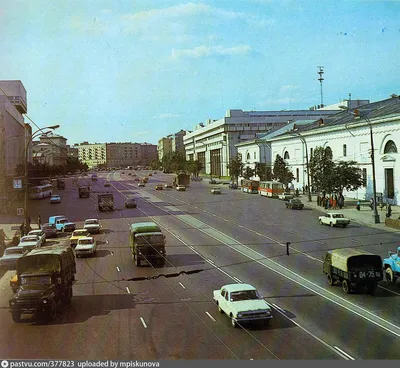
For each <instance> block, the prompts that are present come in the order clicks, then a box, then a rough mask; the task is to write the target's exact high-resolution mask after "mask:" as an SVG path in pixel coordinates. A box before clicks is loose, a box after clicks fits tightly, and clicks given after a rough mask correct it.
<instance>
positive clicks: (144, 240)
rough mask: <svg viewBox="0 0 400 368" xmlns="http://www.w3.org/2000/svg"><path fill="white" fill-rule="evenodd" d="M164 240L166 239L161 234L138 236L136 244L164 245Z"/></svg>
mask: <svg viewBox="0 0 400 368" xmlns="http://www.w3.org/2000/svg"><path fill="white" fill-rule="evenodd" d="M163 240H164V237H163V236H162V235H161V234H156V235H141V234H138V235H136V236H135V241H136V243H137V244H140V245H143V244H156V243H162V242H163Z"/></svg>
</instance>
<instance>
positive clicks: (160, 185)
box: [155, 184, 163, 190]
mask: <svg viewBox="0 0 400 368" xmlns="http://www.w3.org/2000/svg"><path fill="white" fill-rule="evenodd" d="M155 189H156V190H163V186H162V184H157V185H156V188H155Z"/></svg>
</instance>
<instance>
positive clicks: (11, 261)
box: [0, 247, 28, 270]
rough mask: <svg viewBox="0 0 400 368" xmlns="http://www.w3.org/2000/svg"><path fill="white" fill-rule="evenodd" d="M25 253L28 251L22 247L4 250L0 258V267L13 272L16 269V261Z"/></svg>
mask: <svg viewBox="0 0 400 368" xmlns="http://www.w3.org/2000/svg"><path fill="white" fill-rule="evenodd" d="M27 252H28V250H27V249H24V248H23V247H8V248H6V249H5V250H4V254H3V256H2V257H1V258H0V267H2V268H4V269H7V270H15V269H16V268H17V260H18V259H19V258H20V257H22V256H23V255H24V254H25V253H27Z"/></svg>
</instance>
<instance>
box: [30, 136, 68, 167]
mask: <svg viewBox="0 0 400 368" xmlns="http://www.w3.org/2000/svg"><path fill="white" fill-rule="evenodd" d="M32 155H33V158H34V159H36V161H39V162H41V163H45V164H47V165H50V166H59V165H66V164H67V157H68V146H67V139H66V138H64V137H62V136H60V135H57V134H53V133H49V134H42V135H41V136H40V143H39V144H36V145H35V144H33V145H32Z"/></svg>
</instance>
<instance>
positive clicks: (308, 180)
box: [292, 133, 312, 202]
mask: <svg viewBox="0 0 400 368" xmlns="http://www.w3.org/2000/svg"><path fill="white" fill-rule="evenodd" d="M292 135H293V136H297V137H299V139H300V140H301V141H302V142H303V143H304V146H305V148H306V168H307V194H308V201H309V202H312V199H311V187H310V167H309V164H308V148H307V142H306V140H305V139H304V137H303V136H302V135H301V134H300V133H292Z"/></svg>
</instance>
